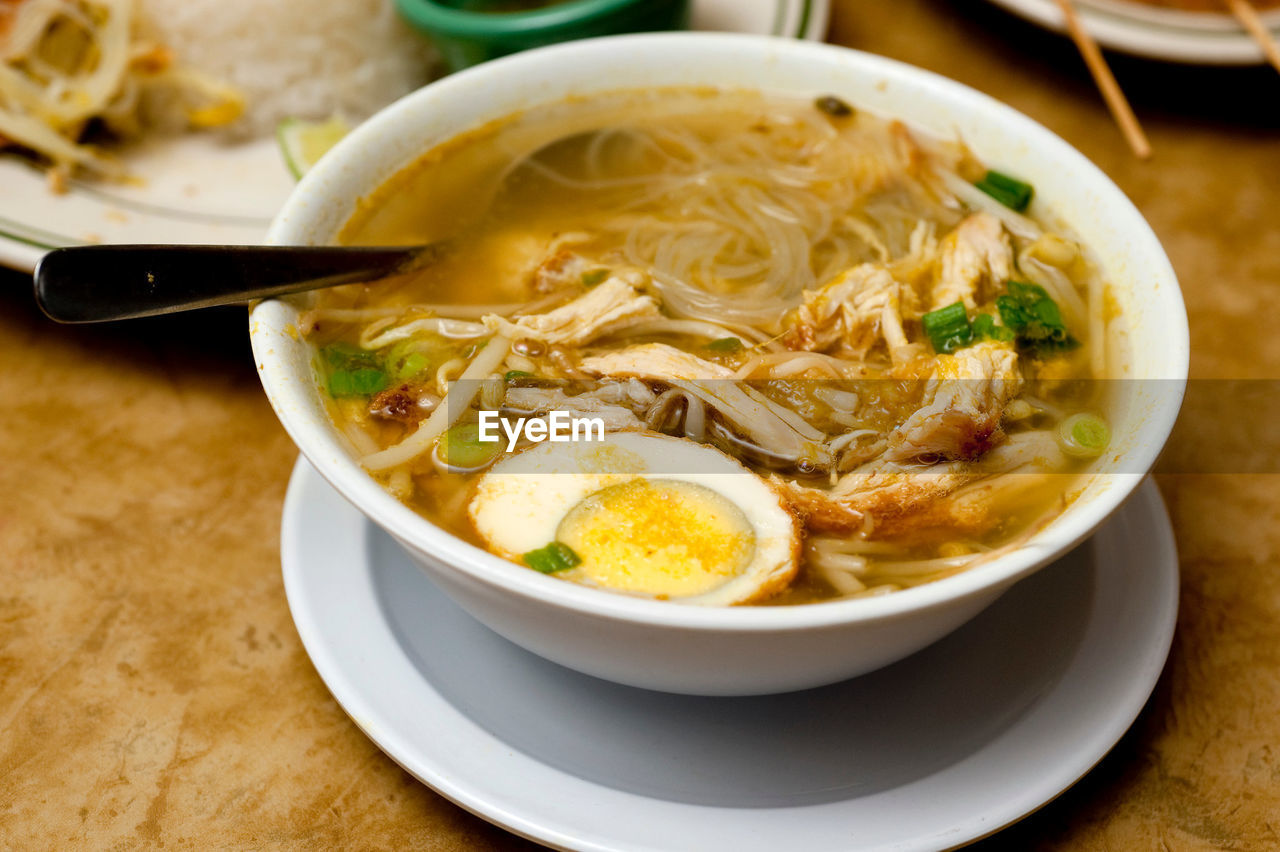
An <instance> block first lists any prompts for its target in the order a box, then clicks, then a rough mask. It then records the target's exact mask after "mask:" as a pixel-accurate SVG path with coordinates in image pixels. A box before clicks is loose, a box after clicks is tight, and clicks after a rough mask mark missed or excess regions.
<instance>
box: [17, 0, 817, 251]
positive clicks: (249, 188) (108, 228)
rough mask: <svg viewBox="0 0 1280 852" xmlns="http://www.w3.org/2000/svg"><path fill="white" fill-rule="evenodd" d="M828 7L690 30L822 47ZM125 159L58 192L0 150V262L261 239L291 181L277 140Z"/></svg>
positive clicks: (753, 11)
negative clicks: (112, 246)
mask: <svg viewBox="0 0 1280 852" xmlns="http://www.w3.org/2000/svg"><path fill="white" fill-rule="evenodd" d="M829 10H830V4H829V0H693V5H692V28H693V29H696V30H710V31H724V32H743V33H758V34H773V35H781V36H789V37H793V38H803V39H809V40H813V41H821V40H822V38H823V36H824V35H825V34H826V30H827V19H828V15H829ZM122 159H123V160H124V163H125V165H126V167H127V169H128V171H129V172H130V173H131V174H133V175H136V176H137V177H138V178H139V181H138V183H136V184H133V185H129V184H108V183H103V182H101V181H93V180H83V179H76V180H73V181H71V183H70V186H69V187H68V188H67V191H66V192H65V193H61V194H56V193H54V192H52V191H50V189H49V184H48V181H47V180H46V177H45V174H44V171H43V170H42V169H40V168H39V167H37V166H35V165H33V164H32V163H31V162H29V161H28V160H25V159H23V158H21V157H19V156H16V155H13V154H0V186H2V187H4V191H3V192H2V193H0V264H3V265H6V266H12V267H14V268H16V269H21V270H27V271H30V270H32V269H34V268H35V265H36V262H37V261H38V260H39V259H40V257H41V255H43V254H44V253H45V252H46V251H48V250H49V249H52V248H57V247H59V246H69V245H80V244H83V243H209V244H219V243H221V244H255V243H259V242H261V241H262V238H263V235H264V234H265V233H266V230H267V226H268V225H269V224H270V223H271V218H272V216H274V215H275V212H276V210H277V209H278V208H279V207H280V205H281V204H282V203H283V202H284V199H285V197H286V196H287V195H288V194H289V192H290V191H291V190H292V189H293V185H294V179H293V177H292V175H291V174H290V173H289V170H288V169H287V168H286V167H285V163H284V159H283V157H282V156H281V153H280V150H279V147H278V145H277V143H276V140H275V139H274V138H271V139H259V140H255V141H252V142H248V143H242V144H229V143H224V142H222V141H220V140H218V139H217V138H216V137H214V136H209V135H195V134H193V135H188V136H183V137H177V138H168V139H159V140H152V141H150V142H147V143H144V144H141V145H138V146H136V147H135V148H134V149H133V150H130V151H127V152H125V153H123V154H122Z"/></svg>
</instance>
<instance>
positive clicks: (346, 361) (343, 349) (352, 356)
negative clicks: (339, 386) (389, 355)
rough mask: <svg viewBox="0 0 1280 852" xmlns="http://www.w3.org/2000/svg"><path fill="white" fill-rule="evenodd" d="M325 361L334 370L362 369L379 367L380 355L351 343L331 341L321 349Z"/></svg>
mask: <svg viewBox="0 0 1280 852" xmlns="http://www.w3.org/2000/svg"><path fill="white" fill-rule="evenodd" d="M320 354H321V355H322V356H323V357H324V360H325V363H326V364H328V365H329V367H330V368H331V369H334V370H361V369H373V368H376V367H378V356H377V355H376V354H375V353H373V352H371V351H369V350H368V349H361V348H360V347H359V346H355V345H353V344H350V343H331V344H329V345H328V346H326V347H324V348H323V349H321V350H320Z"/></svg>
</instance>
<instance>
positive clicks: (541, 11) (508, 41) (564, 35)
mask: <svg viewBox="0 0 1280 852" xmlns="http://www.w3.org/2000/svg"><path fill="white" fill-rule="evenodd" d="M485 5H486V3H485V0H396V6H397V7H398V8H399V10H400V14H401V15H403V16H404V18H405V19H406V20H407V21H408V22H409V23H410V24H412V25H413V26H414V27H415V28H417V29H418V30H420V31H421V32H422V33H424V34H425V35H426V36H427V37H429V38H430V39H431V41H432V42H433V43H434V44H435V45H436V48H437V49H439V51H440V55H441V56H442V57H443V58H444V61H445V64H446V65H448V66H449V69H450V70H452V71H458V70H460V69H462V68H466V67H468V66H471V65H476V64H479V63H481V62H484V61H486V60H489V59H494V58H496V57H499V56H505V55H507V54H508V53H516V52H517V51H521V50H527V49H529V48H531V47H541V46H543V45H547V44H556V43H558V42H562V41H571V40H573V39H579V38H591V37H592V36H604V35H616V34H618V33H635V32H654V31H658V30H678V29H684V28H685V27H686V26H687V25H688V18H689V2H688V0H566V2H560V3H553V4H551V5H548V6H543V7H542V8H538V9H532V10H529V11H524V12H491V11H480V10H483V9H484V8H485ZM498 5H500V4H498Z"/></svg>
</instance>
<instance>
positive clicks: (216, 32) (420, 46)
mask: <svg viewBox="0 0 1280 852" xmlns="http://www.w3.org/2000/svg"><path fill="white" fill-rule="evenodd" d="M137 2H138V12H139V16H140V21H139V31H140V33H141V34H143V35H145V36H146V37H147V38H148V39H150V40H154V41H155V42H157V43H159V44H162V45H164V46H166V47H168V48H169V49H170V50H172V51H173V53H174V56H175V58H176V60H177V61H178V62H179V63H181V64H183V65H186V66H188V67H190V68H192V69H194V70H197V71H200V72H202V73H204V74H206V75H208V76H210V77H212V78H214V79H217V80H219V81H221V82H224V83H228V84H230V85H232V86H234V87H235V88H236V89H238V90H239V91H240V93H241V94H242V95H243V96H244V98H245V102H246V110H245V115H244V116H243V117H242V118H241V119H240V120H238V121H237V122H236V123H235V125H234V126H233V128H232V129H233V130H234V132H235V133H236V134H237V135H249V136H258V135H264V134H267V133H270V132H271V131H272V130H274V129H275V127H276V125H277V124H278V123H279V122H280V121H281V120H282V119H285V118H290V117H298V118H312V119H320V118H326V117H328V116H330V115H333V114H335V113H338V114H341V115H343V116H345V117H346V118H348V119H351V120H359V119H362V118H365V117H366V116H368V115H369V114H370V113H372V112H374V111H375V110H377V109H378V108H379V107H382V106H384V105H386V104H388V103H390V102H391V101H393V100H395V99H396V98H398V97H400V96H401V95H403V94H406V93H408V92H410V91H412V90H413V89H416V88H418V87H419V86H421V85H423V84H424V83H426V82H427V80H428V79H429V78H430V76H431V70H432V67H433V65H434V63H435V51H434V50H433V49H432V48H431V47H430V46H429V45H428V44H427V42H426V41H425V40H424V39H422V38H421V37H420V36H418V35H417V34H416V33H414V32H413V31H412V30H411V29H410V28H409V27H408V25H407V24H405V23H404V22H403V21H402V20H400V18H399V16H398V15H397V14H396V11H395V9H394V7H393V3H392V0H137Z"/></svg>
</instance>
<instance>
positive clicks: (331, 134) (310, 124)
mask: <svg viewBox="0 0 1280 852" xmlns="http://www.w3.org/2000/svg"><path fill="white" fill-rule="evenodd" d="M350 129H351V125H349V124H347V122H346V119H344V118H343V117H342V116H340V115H334V116H330V117H329V118H326V119H325V120H324V121H307V120H305V119H301V118H286V119H285V120H284V121H282V122H280V124H279V126H277V127H276V141H277V142H278V143H279V144H280V153H281V155H282V156H283V157H284V164H285V166H287V167H288V169H289V173H290V174H292V175H293V176H294V178H300V177H302V176H303V175H304V174H306V173H307V170H308V169H310V168H311V167H312V166H314V165H315V164H316V161H317V160H319V159H320V158H321V157H322V156H324V153H325V152H326V151H328V150H329V149H330V148H332V147H333V146H334V145H336V144H337V143H338V140H339V139H341V138H342V137H343V136H346V135H347V131H349V130H350Z"/></svg>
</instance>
